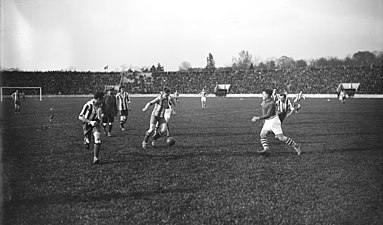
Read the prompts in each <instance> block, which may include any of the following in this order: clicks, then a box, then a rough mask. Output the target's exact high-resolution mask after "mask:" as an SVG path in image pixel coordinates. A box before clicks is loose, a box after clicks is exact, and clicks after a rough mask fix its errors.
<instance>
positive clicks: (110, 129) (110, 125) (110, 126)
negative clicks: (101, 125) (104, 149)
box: [109, 124, 113, 133]
mask: <svg viewBox="0 0 383 225" xmlns="http://www.w3.org/2000/svg"><path fill="white" fill-rule="evenodd" d="M112 128H113V125H112V124H109V133H112Z"/></svg>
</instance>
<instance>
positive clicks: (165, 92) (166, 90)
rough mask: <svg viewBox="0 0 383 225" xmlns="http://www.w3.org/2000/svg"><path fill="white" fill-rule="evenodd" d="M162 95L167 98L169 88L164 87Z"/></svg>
mask: <svg viewBox="0 0 383 225" xmlns="http://www.w3.org/2000/svg"><path fill="white" fill-rule="evenodd" d="M163 93H164V95H165V96H166V97H167V96H169V95H170V88H167V87H164V89H163Z"/></svg>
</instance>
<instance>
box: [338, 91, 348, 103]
mask: <svg viewBox="0 0 383 225" xmlns="http://www.w3.org/2000/svg"><path fill="white" fill-rule="evenodd" d="M346 97H347V93H346V90H342V91H341V92H340V94H339V101H340V102H341V103H346Z"/></svg>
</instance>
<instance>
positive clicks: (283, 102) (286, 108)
mask: <svg viewBox="0 0 383 225" xmlns="http://www.w3.org/2000/svg"><path fill="white" fill-rule="evenodd" d="M276 107H277V113H278V117H279V120H280V121H281V123H283V121H284V120H285V118H286V117H289V116H290V115H291V114H292V113H293V112H294V111H295V108H294V106H293V104H292V103H291V101H290V100H289V99H288V98H287V95H286V94H280V95H279V97H278V99H277V101H276Z"/></svg>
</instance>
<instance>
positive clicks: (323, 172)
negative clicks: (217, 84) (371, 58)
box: [0, 98, 383, 224]
mask: <svg viewBox="0 0 383 225" xmlns="http://www.w3.org/2000/svg"><path fill="white" fill-rule="evenodd" d="M151 99H152V98H132V107H133V109H132V111H130V112H129V113H130V114H129V117H128V122H127V125H126V127H127V130H126V131H121V130H119V128H118V119H116V121H115V123H114V128H113V131H112V134H113V137H106V136H105V135H104V134H102V146H101V148H102V149H101V154H100V155H101V163H100V164H98V165H92V160H93V153H92V151H91V150H90V151H89V150H86V149H85V148H84V147H83V145H82V141H83V136H82V129H81V122H80V121H79V120H78V114H79V112H80V110H81V108H82V106H83V104H84V103H85V102H86V101H87V100H88V99H85V98H45V99H44V101H43V102H39V101H35V100H31V99H28V100H26V101H25V102H22V108H21V114H20V115H15V114H14V113H13V106H12V104H11V102H10V101H8V100H6V101H5V102H3V103H1V105H0V106H1V108H2V112H3V113H2V118H1V121H0V122H1V125H2V126H1V127H2V129H1V135H2V146H3V152H2V163H3V197H4V203H3V224H57V223H62V224H235V223H238V224H315V223H317V224H379V223H380V222H381V221H383V213H382V212H383V188H382V187H383V179H382V178H383V152H382V148H381V147H382V146H383V140H382V133H383V118H382V115H383V109H382V107H381V106H382V105H383V100H381V99H347V102H346V104H340V103H339V101H337V100H335V99H332V100H331V101H327V99H306V100H305V101H302V102H301V103H302V109H301V111H300V113H298V114H293V115H292V116H291V117H289V118H287V119H286V120H285V122H284V124H283V129H284V133H285V135H286V136H288V137H291V138H293V139H294V140H295V141H296V142H298V143H301V144H302V150H303V153H302V155H301V156H297V155H296V153H295V152H294V150H293V149H292V148H291V147H289V146H287V145H286V144H283V143H280V142H278V141H277V140H276V139H274V137H273V136H272V135H269V136H268V138H269V141H270V147H271V150H270V152H269V154H267V155H259V154H257V153H256V149H259V148H261V145H260V142H259V132H260V129H261V127H262V123H256V124H254V123H251V122H250V119H251V118H252V116H253V115H260V114H261V107H260V103H261V99H260V98H244V99H243V100H240V99H239V98H208V101H207V106H208V108H207V110H205V111H203V110H202V109H201V107H200V100H199V98H183V99H181V103H180V104H179V105H178V111H177V115H175V116H172V118H171V121H170V126H171V133H172V135H171V136H173V137H174V138H175V139H176V144H175V145H174V146H172V147H167V146H166V138H161V139H160V140H158V142H157V144H158V147H156V148H153V147H149V148H148V149H147V150H143V149H142V148H141V142H142V139H143V136H144V133H145V131H146V130H147V128H148V127H149V118H150V112H149V111H150V110H148V112H145V113H144V112H142V111H141V109H142V108H143V107H144V105H145V103H146V102H147V101H149V100H151ZM50 108H53V113H54V114H55V117H54V119H53V121H52V123H50V122H49V116H50V114H51V111H50ZM92 148H93V146H92Z"/></svg>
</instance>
